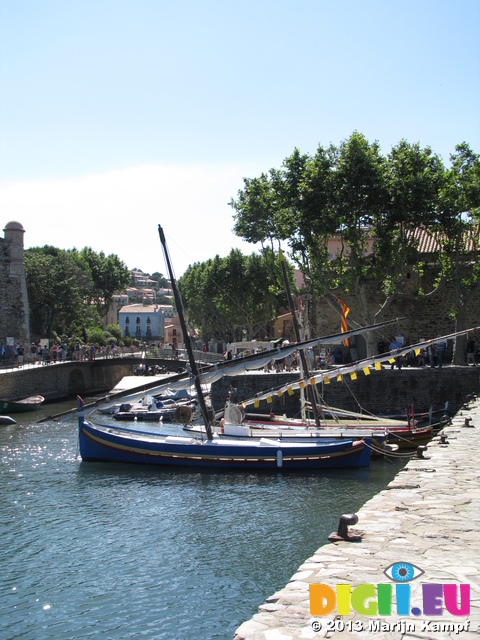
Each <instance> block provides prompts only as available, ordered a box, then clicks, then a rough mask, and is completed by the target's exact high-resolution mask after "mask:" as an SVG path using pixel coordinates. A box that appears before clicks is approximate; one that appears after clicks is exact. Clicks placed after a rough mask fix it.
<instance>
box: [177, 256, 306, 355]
mask: <svg viewBox="0 0 480 640" xmlns="http://www.w3.org/2000/svg"><path fill="white" fill-rule="evenodd" d="M272 262H276V264H275V268H274V270H273V272H272ZM289 273H290V276H291V279H292V281H293V269H292V267H291V266H290V270H289ZM178 286H179V289H180V291H181V293H182V297H183V300H184V304H185V310H186V313H187V316H188V319H189V322H190V323H191V324H194V325H196V326H197V327H198V328H199V329H200V333H201V336H202V339H203V340H204V341H205V342H207V341H208V340H209V339H210V338H215V339H222V340H228V341H241V340H242V339H243V338H244V337H245V338H248V339H253V338H257V337H263V336H264V335H265V333H268V329H269V326H270V325H271V323H272V322H273V320H274V319H275V317H276V315H278V312H279V310H280V308H281V306H282V305H285V302H286V301H285V293H284V290H283V284H282V276H281V269H280V266H279V264H278V259H277V260H276V261H275V260H273V258H272V251H271V249H268V248H265V249H264V250H263V251H262V252H261V253H260V254H252V255H251V256H245V255H243V254H242V253H241V252H240V251H239V250H238V249H233V250H232V251H231V252H230V254H229V255H228V256H227V257H226V258H220V257H219V256H218V255H217V256H216V257H215V258H214V259H211V260H208V261H207V262H204V263H196V264H194V265H191V266H190V267H189V268H188V269H187V270H186V272H185V273H184V274H183V276H182V277H181V278H180V280H179V282H178Z"/></svg>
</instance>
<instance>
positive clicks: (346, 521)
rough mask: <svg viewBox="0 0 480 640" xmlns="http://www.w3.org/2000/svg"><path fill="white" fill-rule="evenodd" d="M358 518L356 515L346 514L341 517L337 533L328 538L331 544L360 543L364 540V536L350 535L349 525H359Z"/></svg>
mask: <svg viewBox="0 0 480 640" xmlns="http://www.w3.org/2000/svg"><path fill="white" fill-rule="evenodd" d="M357 522H358V516H357V514H356V513H350V514H344V515H343V516H340V521H339V523H338V529H337V531H336V532H333V533H332V534H330V535H329V536H328V539H329V540H330V541H331V542H340V541H342V540H343V541H345V542H359V541H360V540H361V539H362V536H352V535H350V534H349V533H348V525H350V524H357Z"/></svg>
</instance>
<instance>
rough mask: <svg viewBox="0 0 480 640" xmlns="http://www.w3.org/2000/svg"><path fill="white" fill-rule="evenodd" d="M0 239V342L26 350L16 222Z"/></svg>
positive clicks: (19, 228) (27, 334) (20, 248)
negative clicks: (16, 345) (10, 339)
mask: <svg viewBox="0 0 480 640" xmlns="http://www.w3.org/2000/svg"><path fill="white" fill-rule="evenodd" d="M4 234H5V237H4V238H0V342H1V343H2V344H4V345H5V344H6V338H13V339H14V341H15V343H17V344H22V345H23V346H24V347H25V349H26V350H28V348H29V344H30V328H29V324H30V322H29V307H28V298H27V286H26V280H25V268H24V263H23V234H24V230H23V227H22V225H21V224H20V223H19V222H9V223H8V224H7V225H6V227H5V229H4Z"/></svg>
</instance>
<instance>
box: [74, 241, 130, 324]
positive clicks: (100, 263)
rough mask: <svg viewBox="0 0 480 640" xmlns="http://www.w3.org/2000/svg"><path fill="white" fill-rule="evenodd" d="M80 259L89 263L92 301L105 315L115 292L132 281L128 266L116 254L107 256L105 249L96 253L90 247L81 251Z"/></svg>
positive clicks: (121, 289)
mask: <svg viewBox="0 0 480 640" xmlns="http://www.w3.org/2000/svg"><path fill="white" fill-rule="evenodd" d="M80 259H81V260H82V261H83V262H84V263H85V264H86V265H87V267H88V269H89V270H90V274H91V278H92V287H91V292H90V300H89V302H90V303H93V304H95V305H96V306H97V308H98V311H99V313H100V315H102V316H104V315H105V314H106V313H107V311H108V308H109V307H110V304H111V302H112V300H113V294H114V293H115V292H117V291H123V290H124V289H125V287H126V286H127V285H128V284H129V282H130V271H129V269H128V267H127V266H126V265H125V264H124V263H123V262H122V261H121V260H120V258H119V257H118V256H117V255H115V254H113V253H112V254H110V255H108V256H106V255H105V254H104V253H103V251H101V252H100V253H96V252H95V251H93V249H91V248H90V247H85V248H84V249H82V251H81V252H80Z"/></svg>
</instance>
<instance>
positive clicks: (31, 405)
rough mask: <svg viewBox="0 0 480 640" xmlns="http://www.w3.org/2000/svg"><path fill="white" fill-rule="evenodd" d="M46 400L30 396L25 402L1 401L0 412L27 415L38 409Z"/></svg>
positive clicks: (41, 397)
mask: <svg viewBox="0 0 480 640" xmlns="http://www.w3.org/2000/svg"><path fill="white" fill-rule="evenodd" d="M44 400H45V398H44V397H43V396H30V397H29V398H24V399H23V400H16V401H13V400H0V411H5V413H25V412H26V411H34V410H35V409H38V408H39V407H40V405H41V404H42V403H43V401H44Z"/></svg>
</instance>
